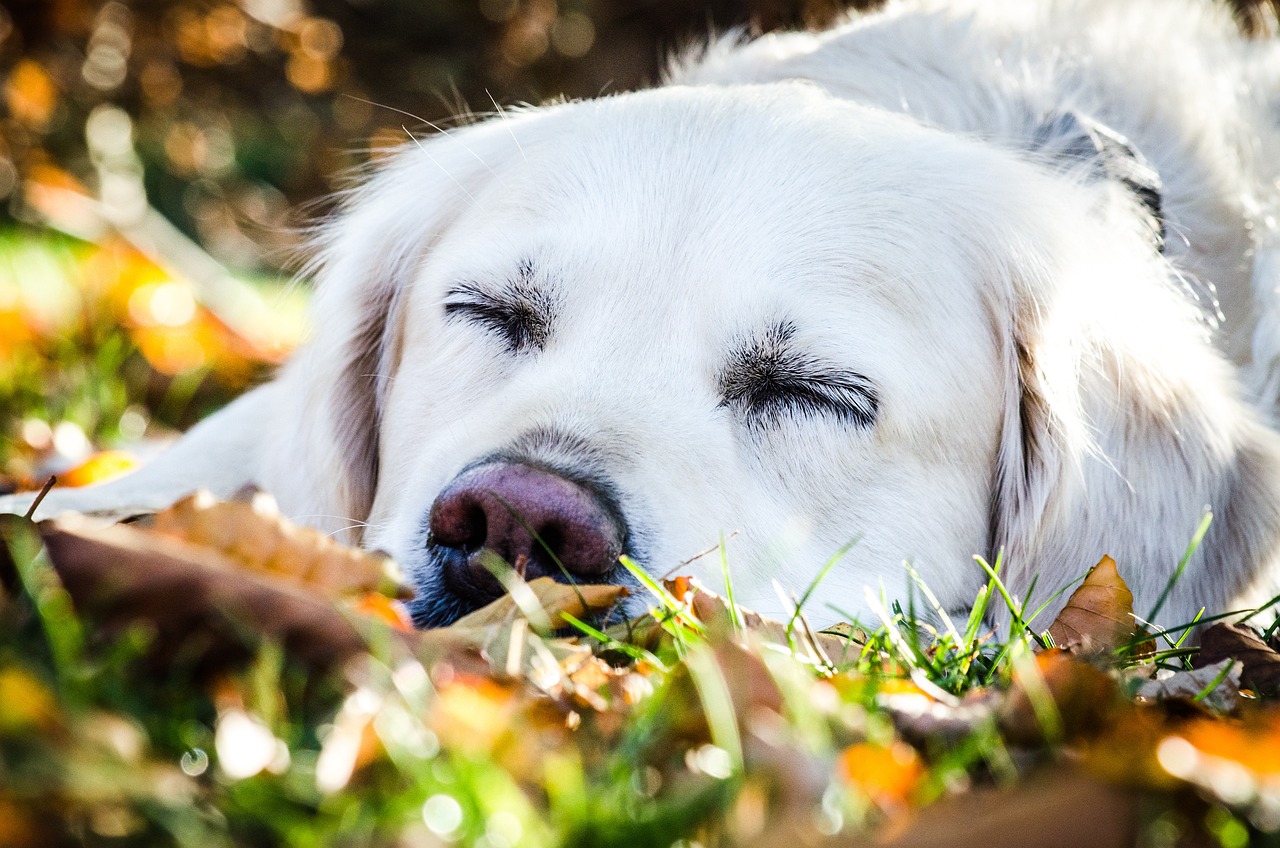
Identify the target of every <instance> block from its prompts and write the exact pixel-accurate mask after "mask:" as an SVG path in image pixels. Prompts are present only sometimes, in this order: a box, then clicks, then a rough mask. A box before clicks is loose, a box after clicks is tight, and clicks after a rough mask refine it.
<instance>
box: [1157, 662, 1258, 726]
mask: <svg viewBox="0 0 1280 848" xmlns="http://www.w3.org/2000/svg"><path fill="white" fill-rule="evenodd" d="M1228 664H1230V665H1231V668H1230V670H1228V669H1227V665H1228ZM1224 672H1225V674H1224ZM1219 676H1221V679H1219ZM1210 685H1212V686H1213V689H1209V687H1210ZM1205 690H1209V691H1208V692H1207V694H1203V695H1202V694H1201V693H1204V692H1205ZM1135 694H1136V695H1137V696H1138V697H1139V698H1143V699H1146V700H1151V701H1167V700H1170V699H1179V700H1185V701H1196V702H1197V703H1200V704H1203V705H1204V706H1206V707H1208V708H1209V709H1212V710H1215V711H1217V712H1220V713H1227V712H1231V711H1232V710H1234V709H1235V708H1236V706H1237V705H1238V704H1239V703H1240V663H1239V661H1237V660H1235V659H1224V660H1222V661H1221V662H1216V663H1214V664H1212V665H1206V666H1204V667H1202V668H1197V669H1193V670H1192V671H1178V672H1174V673H1173V674H1171V675H1169V676H1168V677H1165V678H1162V679H1159V680H1148V681H1146V682H1145V683H1143V684H1142V686H1141V687H1139V688H1138V691H1137V692H1136V693H1135Z"/></svg>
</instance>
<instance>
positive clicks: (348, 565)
mask: <svg viewBox="0 0 1280 848" xmlns="http://www.w3.org/2000/svg"><path fill="white" fill-rule="evenodd" d="M153 527H154V530H155V532H156V533H159V534H163V535H165V536H169V537H172V538H175V539H181V540H182V541H184V542H190V543H192V544H194V545H199V546H201V547H204V548H211V549H213V550H215V551H217V552H219V553H221V554H224V555H226V556H228V557H231V558H232V559H234V560H235V561H236V562H237V563H239V564H240V565H241V566H243V567H244V568H247V569H250V570H252V571H258V572H263V573H266V574H272V575H275V576H278V577H280V578H282V579H284V580H288V581H290V582H293V583H297V584H299V585H302V586H305V587H306V588H307V589H308V590H309V591H311V592H314V593H317V594H320V595H324V596H326V597H339V596H342V595H351V594H362V593H366V592H379V593H381V594H384V595H392V596H396V597H407V596H408V594H409V592H408V590H407V589H406V587H405V580H404V578H403V576H402V575H401V574H400V571H399V568H398V567H397V566H396V564H395V562H394V561H393V560H392V559H391V558H390V557H387V556H385V555H382V554H376V553H369V552H367V551H361V550H357V549H355V548H349V547H347V546H345V545H341V544H339V543H338V542H336V541H334V540H333V539H331V538H330V537H329V536H327V535H325V534H324V533H321V532H319V531H318V530H313V529H311V528H308V527H299V526H297V525H295V524H293V523H291V522H290V521H288V520H286V519H285V518H284V517H283V516H281V515H280V511H279V509H278V508H277V507H276V502H275V499H274V498H272V497H271V496H270V495H268V494H266V493H265V492H255V493H253V494H251V495H250V496H249V498H248V500H246V501H227V502H222V501H219V500H217V499H216V498H214V497H213V496H212V495H210V494H209V493H208V492H203V491H202V492H196V493H195V494H193V495H189V496H187V497H185V498H183V499H182V500H180V501H178V502H177V503H175V504H174V505H173V506H171V507H169V508H168V509H166V510H163V511H161V512H159V513H156V516H155V519H154V523H153Z"/></svg>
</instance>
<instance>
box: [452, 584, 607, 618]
mask: <svg viewBox="0 0 1280 848" xmlns="http://www.w3.org/2000/svg"><path fill="white" fill-rule="evenodd" d="M527 585H528V587H529V589H530V590H532V592H533V596H534V598H535V599H536V602H537V603H538V605H540V606H541V607H542V609H543V611H544V612H545V613H546V615H547V618H548V619H550V622H551V626H552V627H557V628H558V627H565V626H566V625H567V624H568V622H567V621H566V620H565V619H564V618H563V616H562V615H561V614H562V613H568V614H569V615H571V616H573V617H574V618H578V619H583V618H587V617H589V616H591V615H593V614H595V613H598V612H604V611H606V610H608V609H609V608H610V607H612V606H613V605H614V604H616V603H617V602H618V601H620V600H622V599H623V598H625V597H626V596H627V595H628V594H630V593H629V592H628V591H627V589H626V587H624V586H584V585H577V586H569V585H567V584H565V583H558V582H556V581H555V580H552V579H551V578H550V577H539V578H537V579H536V580H530V581H529V582H528V584H527ZM520 613H521V609H520V605H519V603H518V602H517V599H516V598H515V597H513V596H512V595H510V594H506V595H503V596H501V597H500V598H498V599H497V600H495V601H494V602H493V603H491V604H489V605H488V606H486V607H483V608H482V609H478V610H476V611H475V612H473V613H471V614H470V615H467V616H464V617H462V618H461V619H459V620H458V621H456V622H455V623H454V625H453V627H456V628H459V629H463V630H465V629H468V628H483V627H487V626H489V625H491V624H502V623H503V622H506V621H509V620H511V619H512V618H515V617H516V616H517V615H519V614H520Z"/></svg>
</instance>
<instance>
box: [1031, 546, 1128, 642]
mask: <svg viewBox="0 0 1280 848" xmlns="http://www.w3.org/2000/svg"><path fill="white" fill-rule="evenodd" d="M1136 632H1137V625H1136V623H1135V621H1134V618H1133V593H1132V592H1130V591H1129V587H1128V586H1127V585H1125V582H1124V580H1123V579H1122V578H1121V577H1120V573H1119V572H1118V571H1117V570H1116V561H1115V560H1113V559H1112V558H1111V557H1109V556H1104V557H1103V558H1102V559H1101V560H1100V561H1099V562H1098V564H1097V565H1095V566H1094V567H1093V568H1092V569H1091V570H1090V571H1089V573H1088V575H1086V576H1085V578H1084V582H1083V583H1082V584H1080V586H1079V587H1077V588H1076V590H1075V591H1074V592H1072V593H1071V597H1070V598H1069V599H1068V600H1067V605H1066V606H1065V607H1063V608H1062V612H1060V613H1058V617H1057V618H1056V619H1054V622H1053V624H1051V625H1049V635H1050V636H1052V637H1053V643H1054V645H1055V646H1056V647H1059V648H1063V649H1065V650H1067V651H1070V652H1073V653H1104V652H1107V651H1114V650H1115V649H1116V648H1119V647H1120V646H1122V645H1127V644H1128V643H1129V642H1131V641H1132V640H1133V637H1134V635H1135V634H1136Z"/></svg>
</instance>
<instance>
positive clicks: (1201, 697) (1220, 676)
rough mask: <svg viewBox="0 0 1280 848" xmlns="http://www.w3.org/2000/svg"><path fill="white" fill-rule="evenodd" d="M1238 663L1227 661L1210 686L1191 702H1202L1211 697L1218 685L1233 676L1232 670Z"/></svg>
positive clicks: (1210, 682)
mask: <svg viewBox="0 0 1280 848" xmlns="http://www.w3.org/2000/svg"><path fill="white" fill-rule="evenodd" d="M1236 662H1237V661H1236V660H1227V662H1226V663H1225V664H1224V665H1223V666H1222V671H1220V672H1218V673H1217V675H1216V676H1215V677H1214V678H1213V680H1211V681H1209V685H1208V686H1206V687H1204V688H1203V689H1201V690H1200V691H1199V692H1197V693H1196V694H1195V696H1194V697H1192V699H1191V700H1193V701H1196V702H1200V701H1203V700H1204V699H1205V698H1207V697H1209V693H1211V692H1212V691H1213V690H1214V689H1217V688H1218V685H1219V684H1221V683H1222V681H1224V680H1226V679H1227V675H1229V674H1231V670H1232V669H1233V668H1235V666H1236Z"/></svg>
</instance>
